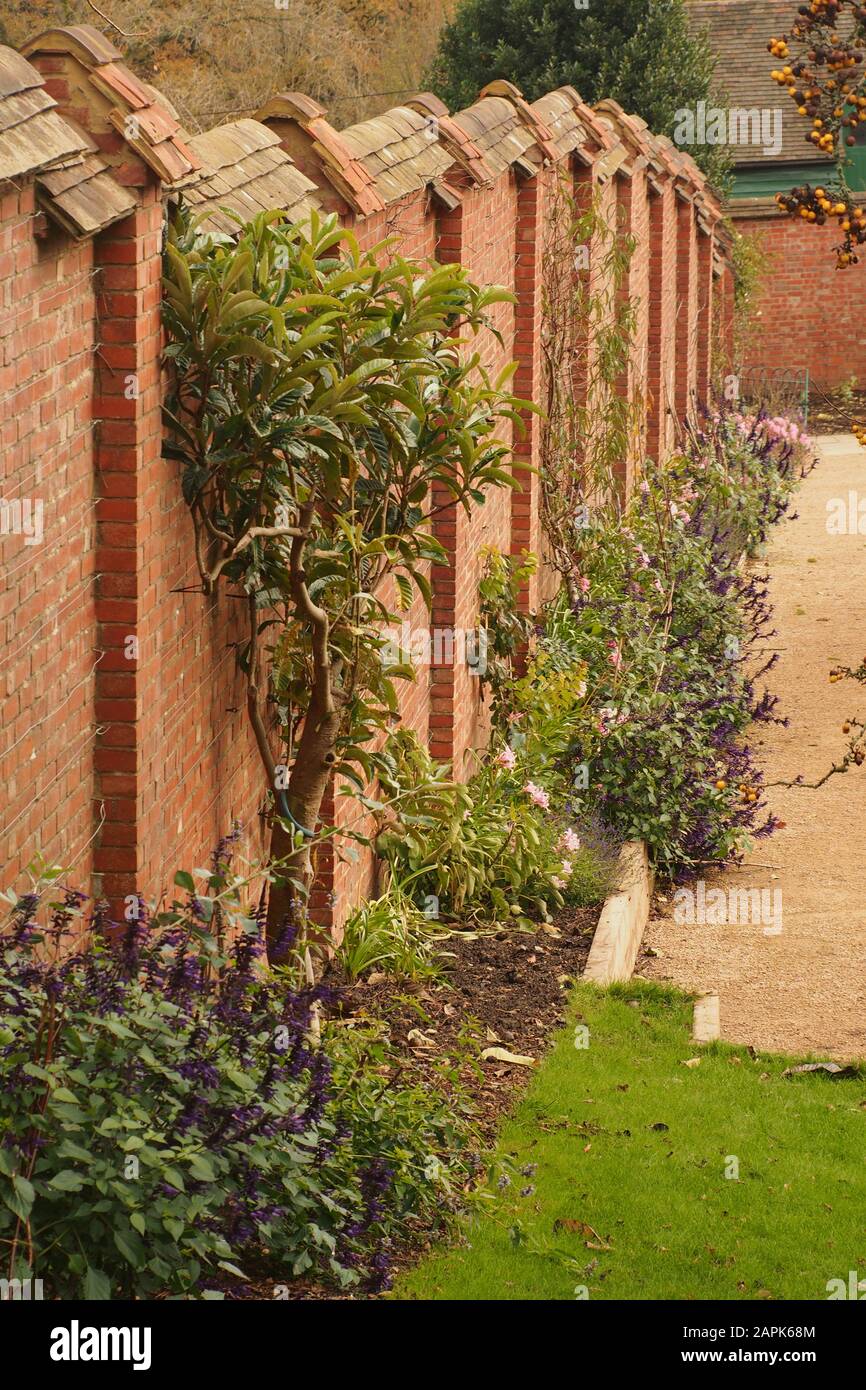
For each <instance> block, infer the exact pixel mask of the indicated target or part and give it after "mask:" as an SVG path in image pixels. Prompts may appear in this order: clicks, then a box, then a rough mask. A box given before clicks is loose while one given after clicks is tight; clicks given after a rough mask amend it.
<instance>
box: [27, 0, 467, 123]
mask: <svg viewBox="0 0 866 1390" xmlns="http://www.w3.org/2000/svg"><path fill="white" fill-rule="evenodd" d="M444 7H445V0H92V3H91V0H3V4H2V6H0V43H8V44H11V45H12V46H13V47H14V46H16V45H20V44H22V43H23V42H24V41H25V40H26V39H29V38H32V37H33V36H34V35H35V34H38V33H39V32H40V31H41V30H43V29H46V28H48V27H49V26H54V25H66V24H92V25H93V26H94V27H95V28H96V29H99V30H100V31H101V32H102V33H104V34H105V36H106V37H107V38H108V39H110V40H111V42H112V43H113V44H114V45H115V47H116V48H118V49H119V50H120V52H121V53H122V54H123V56H124V59H125V61H126V62H127V63H128V64H129V66H130V67H131V68H132V70H133V71H134V72H135V73H136V74H137V76H138V77H140V78H142V79H143V80H144V81H146V82H151V83H153V84H154V85H155V86H156V87H158V88H159V90H160V91H161V92H162V93H164V95H165V96H167V97H168V99H169V100H170V101H171V102H172V103H173V104H174V106H175V107H176V108H177V111H178V114H179V116H180V118H181V120H182V122H183V123H184V125H185V127H186V128H187V130H188V131H189V132H190V134H196V133H197V132H198V131H201V130H209V129H210V128H211V126H214V125H218V124H219V123H220V122H221V121H225V120H229V119H231V118H232V117H235V116H248V115H251V114H252V113H253V112H254V111H256V110H257V109H258V107H259V106H261V105H262V104H263V102H265V101H267V100H268V98H269V97H271V96H273V95H274V93H275V92H282V91H287V90H294V91H299V92H306V93H307V94H308V95H309V96H311V97H315V99H316V100H317V101H320V102H321V103H322V105H323V106H325V107H327V109H328V112H329V115H330V118H331V119H332V120H333V122H334V125H335V126H337V128H338V129H340V128H342V127H344V126H347V125H351V124H352V123H353V122H355V121H359V120H363V119H364V118H365V117H367V116H372V115H374V114H376V113H377V112H379V111H384V110H385V109H386V107H388V106H393V105H395V104H397V103H398V102H399V101H400V99H401V98H400V94H401V93H405V92H406V91H413V92H417V91H418V90H419V89H420V87H421V85H422V75H423V71H424V68H425V67H426V66H427V64H428V63H429V61H430V58H431V55H432V53H433V50H434V48H435V44H436V35H437V32H438V28H439V25H440V23H441V21H442V17H443V12H444Z"/></svg>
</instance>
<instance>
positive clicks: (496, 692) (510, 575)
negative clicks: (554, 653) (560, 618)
mask: <svg viewBox="0 0 866 1390" xmlns="http://www.w3.org/2000/svg"><path fill="white" fill-rule="evenodd" d="M482 559H483V560H484V571H483V573H482V575H481V579H480V581H479V584H478V597H479V599H480V616H481V627H482V629H483V631H484V633H485V645H484V672H483V675H482V677H481V679H482V682H483V684H484V685H485V686H486V687H489V689H490V693H491V697H492V709H491V713H492V716H493V719H494V721H498V720H500V719H501V717H502V715H503V707H502V696H503V692H504V691H506V690H507V689H508V687H509V685H510V683H511V681H512V679H513V676H514V664H515V659H516V658H517V657H518V655H519V654H520V652H522V651H523V650H524V649H525V648H526V646H527V644H528V642H529V640H530V637H531V636H532V633H533V631H534V626H535V625H534V622H533V619H532V615H531V614H529V613H525V612H523V611H522V610H521V608H520V597H521V594H522V592H523V589H524V586H525V584H526V583H527V581H528V580H529V579H530V578H531V576H532V575H533V574H535V572H536V570H537V569H538V560H537V558H536V557H535V555H533V554H532V552H531V551H528V550H524V551H523V552H522V553H521V556H520V558H518V557H517V556H516V555H503V554H502V553H501V551H499V550H497V549H496V548H495V547H494V546H487V547H486V548H485V550H484V551H483V552H482Z"/></svg>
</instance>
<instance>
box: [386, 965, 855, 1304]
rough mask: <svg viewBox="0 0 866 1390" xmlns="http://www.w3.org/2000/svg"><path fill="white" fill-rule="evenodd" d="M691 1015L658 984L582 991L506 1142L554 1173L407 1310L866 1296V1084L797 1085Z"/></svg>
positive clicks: (461, 1249)
mask: <svg viewBox="0 0 866 1390" xmlns="http://www.w3.org/2000/svg"><path fill="white" fill-rule="evenodd" d="M629 1001H632V1002H629ZM635 1001H637V1006H635ZM691 1016H692V1005H691V1002H690V1000H689V999H688V998H687V997H686V996H685V995H682V994H680V993H678V992H677V991H674V990H665V989H662V988H659V987H658V986H655V985H650V984H648V983H646V982H644V981H637V980H636V981H632V982H631V983H630V984H628V985H622V986H615V987H614V988H613V989H611V990H609V991H601V990H597V989H595V988H594V987H593V986H590V985H578V987H577V988H576V990H575V993H574V997H573V1003H572V1014H571V1020H570V1023H569V1025H568V1027H567V1028H566V1029H565V1030H564V1031H563V1034H562V1036H561V1038H560V1039H559V1041H558V1043H557V1046H556V1048H555V1050H554V1051H553V1052H552V1053H551V1055H550V1056H549V1057H548V1059H547V1060H546V1062H545V1063H544V1065H543V1066H542V1067H541V1068H540V1070H539V1073H538V1075H537V1076H536V1077H535V1078H534V1080H533V1083H532V1085H531V1087H530V1089H529V1090H528V1092H527V1093H526V1095H525V1097H524V1099H523V1101H522V1102H521V1104H520V1106H519V1108H518V1109H517V1111H516V1113H515V1115H514V1117H513V1119H511V1120H510V1121H508V1122H507V1123H506V1125H505V1128H504V1130H503V1133H502V1138H501V1144H500V1153H501V1154H502V1155H508V1156H509V1157H510V1158H512V1159H513V1160H514V1161H515V1162H516V1164H517V1165H518V1170H519V1168H521V1167H524V1166H526V1165H529V1164H537V1165H538V1166H537V1171H536V1172H535V1174H534V1175H530V1176H520V1174H519V1171H518V1175H517V1178H516V1180H515V1181H514V1182H513V1183H512V1186H511V1187H510V1188H508V1189H506V1191H505V1192H504V1194H503V1195H502V1196H501V1197H498V1198H497V1199H496V1201H495V1202H492V1203H491V1204H490V1208H489V1210H486V1211H485V1212H484V1214H483V1216H480V1217H476V1218H475V1219H474V1220H473V1221H472V1222H471V1224H469V1225H468V1226H467V1228H466V1242H464V1243H462V1244H461V1245H459V1246H457V1247H454V1248H451V1249H445V1250H443V1251H442V1252H441V1253H439V1254H436V1255H433V1256H432V1257H430V1258H428V1259H427V1260H426V1261H425V1262H424V1263H423V1264H422V1265H421V1266H420V1267H419V1268H417V1269H415V1270H413V1271H411V1272H410V1273H409V1274H407V1275H405V1276H404V1277H403V1278H402V1279H401V1280H400V1281H399V1282H398V1284H397V1287H396V1288H395V1291H394V1294H393V1295H392V1296H394V1297H397V1298H403V1299H417V1298H421V1299H470V1300H484V1299H506V1300H507V1299H574V1298H576V1297H586V1296H588V1297H589V1298H590V1299H677V1300H680V1299H710V1298H720V1299H756V1298H773V1299H795V1298H802V1299H815V1300H820V1299H826V1298H827V1297H828V1292H827V1281H828V1280H830V1279H835V1278H839V1279H843V1280H845V1282H846V1284H847V1282H848V1275H849V1270H855V1271H858V1278H863V1279H866V1109H864V1108H861V1107H863V1106H866V1079H864V1076H863V1075H861V1076H858V1077H856V1078H852V1079H850V1080H841V1081H834V1080H832V1079H831V1078H829V1077H828V1076H827V1075H826V1074H823V1075H806V1076H795V1077H789V1078H785V1077H783V1076H782V1073H783V1071H784V1069H785V1067H786V1066H789V1065H791V1063H792V1059H790V1058H784V1057H780V1056H776V1055H770V1056H759V1057H757V1058H752V1057H750V1056H749V1053H748V1052H747V1051H746V1050H745V1049H743V1048H737V1047H731V1046H727V1045H723V1044H720V1043H714V1044H712V1045H710V1046H709V1047H700V1046H698V1045H696V1044H695V1043H693V1042H692V1041H691V1039H690V1027H691ZM578 1023H583V1024H584V1025H585V1026H588V1028H589V1046H588V1047H587V1048H581V1049H579V1048H576V1047H575V1025H576V1024H578ZM696 1056H700V1058H701V1062H700V1065H699V1066H693V1067H687V1066H684V1065H683V1063H684V1062H685V1061H687V1060H688V1059H691V1058H694V1057H696ZM654 1126H655V1127H654ZM660 1126H667V1128H660ZM729 1156H734V1157H735V1158H736V1159H737V1160H738V1162H739V1180H737V1181H735V1180H733V1179H732V1178H729V1177H726V1176H725V1173H726V1168H727V1170H728V1171H731V1169H732V1164H731V1161H730V1157H729ZM528 1185H533V1186H534V1191H533V1192H532V1193H530V1194H528V1195H526V1196H521V1195H519V1192H520V1188H521V1187H526V1186H528ZM562 1222H565V1223H566V1224H565V1225H562V1224H557V1223H562ZM586 1228H592V1230H591V1231H590V1230H588V1229H586ZM593 1232H595V1234H593ZM467 1242H468V1243H467ZM593 1246H599V1247H601V1248H599V1249H593V1248H592V1247H593ZM605 1247H609V1248H605ZM581 1286H584V1287H585V1289H586V1290H587V1293H585V1294H584V1293H581V1292H580V1290H581Z"/></svg>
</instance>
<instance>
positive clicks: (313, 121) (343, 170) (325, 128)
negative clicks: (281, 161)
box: [256, 92, 385, 217]
mask: <svg viewBox="0 0 866 1390" xmlns="http://www.w3.org/2000/svg"><path fill="white" fill-rule="evenodd" d="M256 120H258V121H261V122H262V124H263V125H266V126H268V127H269V128H271V129H272V130H273V131H274V132H275V134H276V135H277V136H282V135H283V134H284V133H285V128H286V126H287V125H290V126H293V127H294V128H295V130H296V131H300V132H302V135H303V137H304V138H305V139H306V142H307V143H306V151H307V152H308V153H309V155H310V156H311V157H312V164H313V169H315V170H318V169H321V171H322V174H323V175H324V177H325V178H326V179H327V181H328V183H329V184H330V185H331V187H332V188H334V189H336V191H337V193H339V195H340V197H341V198H343V199H345V201H346V202H347V203H348V205H349V207H350V208H353V209H354V211H355V212H356V213H358V214H359V215H360V216H362V217H366V216H369V214H370V213H373V212H381V211H382V209H383V208H384V206H385V204H384V203H383V201H382V199H381V198H380V196H379V194H378V192H377V190H376V183H375V180H374V178H373V176H372V174H370V172H369V171H368V170H367V168H366V167H365V165H364V164H363V162H362V161H361V160H359V159H356V158H355V156H354V155H353V153H352V151H351V150H350V149H349V147H348V145H347V144H346V143H345V141H344V140H343V138H342V136H341V135H339V134H338V133H337V131H336V130H335V129H334V127H333V126H332V125H331V123H330V121H329V120H328V119H327V116H326V113H325V109H324V107H322V106H320V105H319V103H318V102H317V101H314V100H313V98H312V97H308V96H306V95H305V94H304V93H303V92H279V93H278V94H277V95H276V96H273V97H271V99H270V101H267V102H266V103H265V105H264V106H262V107H260V109H259V110H258V111H257V112H256ZM311 172H312V170H311Z"/></svg>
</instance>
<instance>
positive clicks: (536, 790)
mask: <svg viewBox="0 0 866 1390" xmlns="http://www.w3.org/2000/svg"><path fill="white" fill-rule="evenodd" d="M523 790H524V791H525V792H526V795H527V796H528V797H529V799H530V801H531V802H532V803H533V805H535V806H540V807H541V809H542V811H547V810H549V809H550V797H549V796H548V795H547V792H546V791H545V790H544V788H543V787H539V786H536V784H535V782H527V784H526V786H525V787H524V788H523Z"/></svg>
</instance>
